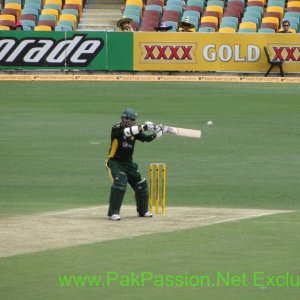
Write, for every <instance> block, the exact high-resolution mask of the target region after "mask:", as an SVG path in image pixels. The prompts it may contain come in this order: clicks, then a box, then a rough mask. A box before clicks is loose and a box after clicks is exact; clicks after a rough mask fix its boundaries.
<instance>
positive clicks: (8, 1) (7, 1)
mask: <svg viewBox="0 0 300 300" xmlns="http://www.w3.org/2000/svg"><path fill="white" fill-rule="evenodd" d="M4 2H5V4H7V3H18V4H21V5H22V1H21V0H5V1H4Z"/></svg>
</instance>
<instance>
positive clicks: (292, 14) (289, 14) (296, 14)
mask: <svg viewBox="0 0 300 300" xmlns="http://www.w3.org/2000/svg"><path fill="white" fill-rule="evenodd" d="M289 17H293V18H297V19H299V18H300V12H297V11H288V12H286V13H285V14H284V16H283V19H284V20H285V19H286V18H289Z"/></svg>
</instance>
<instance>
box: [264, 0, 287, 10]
mask: <svg viewBox="0 0 300 300" xmlns="http://www.w3.org/2000/svg"><path fill="white" fill-rule="evenodd" d="M270 6H279V7H282V8H283V9H284V8H285V1H278V0H269V1H268V3H267V7H270Z"/></svg>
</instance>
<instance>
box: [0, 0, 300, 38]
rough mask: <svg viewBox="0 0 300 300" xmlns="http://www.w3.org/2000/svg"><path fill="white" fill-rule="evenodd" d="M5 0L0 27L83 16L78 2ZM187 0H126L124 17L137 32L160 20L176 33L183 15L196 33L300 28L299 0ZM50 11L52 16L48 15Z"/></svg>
mask: <svg viewBox="0 0 300 300" xmlns="http://www.w3.org/2000/svg"><path fill="white" fill-rule="evenodd" d="M4 3H5V5H4V6H5V7H4V8H2V9H1V15H0V26H2V27H3V26H4V27H3V28H6V27H5V26H8V27H9V28H12V26H13V25H12V24H13V23H12V22H16V21H18V20H20V21H22V24H23V26H26V30H31V29H32V30H38V29H39V30H42V29H40V28H39V27H38V26H48V27H51V29H52V30H53V29H55V30H58V31H68V30H70V28H71V29H72V30H76V28H77V26H78V24H79V22H80V18H81V17H82V7H83V1H82V0H6V1H4ZM185 3H186V5H183V1H182V0H165V1H164V0H148V1H144V2H143V0H126V2H125V6H124V16H126V17H130V18H132V19H133V24H134V27H135V28H136V30H141V31H155V27H157V26H158V25H159V24H160V23H161V22H168V25H171V26H172V27H173V28H172V30H171V31H176V30H177V29H178V22H179V21H181V20H182V19H184V18H186V17H188V18H189V19H190V21H191V23H193V24H194V25H195V28H196V31H197V32H215V31H220V32H258V33H271V32H278V30H279V28H280V26H281V24H282V21H283V20H285V19H286V20H289V21H290V24H291V25H290V28H291V30H292V31H295V32H296V33H299V30H300V1H299V0H298V1H293V0H290V1H288V0H224V1H222V0H186V1H185ZM22 6H23V9H22ZM49 15H51V16H52V17H50V18H48V16H49ZM7 16H8V17H7ZM53 16H54V18H55V20H54V18H53ZM60 21H62V22H64V21H66V22H67V24H64V23H63V24H62V23H60ZM33 23H34V25H33ZM67 26H68V27H67ZM35 27H37V29H36V28H35ZM64 27H65V30H63V29H64ZM45 30H48V28H47V29H45Z"/></svg>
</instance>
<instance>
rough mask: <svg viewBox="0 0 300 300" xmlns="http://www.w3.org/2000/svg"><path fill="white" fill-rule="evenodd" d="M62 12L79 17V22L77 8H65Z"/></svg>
mask: <svg viewBox="0 0 300 300" xmlns="http://www.w3.org/2000/svg"><path fill="white" fill-rule="evenodd" d="M61 14H62V15H65V14H67V15H75V16H76V18H77V23H79V16H78V10H76V9H63V10H62V11H61Z"/></svg>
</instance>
